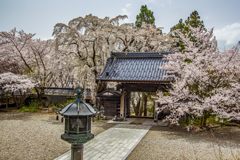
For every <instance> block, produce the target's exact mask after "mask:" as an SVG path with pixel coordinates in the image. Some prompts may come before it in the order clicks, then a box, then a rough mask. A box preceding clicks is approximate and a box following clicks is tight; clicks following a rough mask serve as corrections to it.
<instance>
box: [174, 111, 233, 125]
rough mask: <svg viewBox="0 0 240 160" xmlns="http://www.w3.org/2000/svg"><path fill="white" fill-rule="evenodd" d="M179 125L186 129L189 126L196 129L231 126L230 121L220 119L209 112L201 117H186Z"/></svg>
mask: <svg viewBox="0 0 240 160" xmlns="http://www.w3.org/2000/svg"><path fill="white" fill-rule="evenodd" d="M203 122H204V123H205V124H204V123H203ZM179 124H180V125H181V126H184V127H186V126H189V125H192V126H196V127H211V126H217V125H220V126H224V125H227V124H229V121H228V120H227V119H223V118H219V117H217V116H216V115H213V114H211V112H208V113H207V114H205V115H203V116H201V117H194V116H186V117H184V118H182V119H181V120H180V121H179Z"/></svg>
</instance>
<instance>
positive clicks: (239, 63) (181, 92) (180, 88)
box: [158, 28, 240, 127]
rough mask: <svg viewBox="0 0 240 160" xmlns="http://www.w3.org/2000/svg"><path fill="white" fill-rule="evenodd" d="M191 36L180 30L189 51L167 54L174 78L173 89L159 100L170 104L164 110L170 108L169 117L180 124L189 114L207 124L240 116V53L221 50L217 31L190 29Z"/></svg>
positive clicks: (179, 33) (170, 74)
mask: <svg viewBox="0 0 240 160" xmlns="http://www.w3.org/2000/svg"><path fill="white" fill-rule="evenodd" d="M190 29H191V37H192V36H194V37H196V38H197V40H196V41H195V42H192V41H191V40H190V36H189V35H184V34H182V33H181V32H178V31H176V33H175V34H178V36H179V37H181V40H182V41H183V43H184V46H185V52H176V53H174V54H170V55H168V56H167V57H166V59H167V60H168V63H167V64H166V66H165V69H166V70H167V71H168V73H169V75H168V76H169V77H172V78H174V82H173V83H172V89H171V90H170V91H169V93H168V94H167V95H168V96H163V95H164V94H163V93H159V100H158V101H159V103H161V104H166V105H164V106H163V107H162V108H159V109H160V110H164V109H168V110H170V111H171V113H170V115H169V116H167V117H166V119H167V120H169V121H170V122H171V123H172V124H179V120H180V119H181V118H183V117H184V116H185V117H192V118H200V119H201V126H202V127H206V121H207V118H208V117H209V116H210V115H216V116H217V117H219V118H226V119H229V120H231V119H237V120H239V119H240V103H239V102H240V97H239V93H240V88H239V82H240V79H239V78H240V72H239V71H240V68H239V67H240V53H239V50H237V49H232V50H229V51H226V52H224V53H220V52H219V51H218V50H217V43H216V40H215V38H214V37H213V30H210V31H206V30H204V29H202V28H190Z"/></svg>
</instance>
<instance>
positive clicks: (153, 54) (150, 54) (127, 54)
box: [111, 52, 171, 58]
mask: <svg viewBox="0 0 240 160" xmlns="http://www.w3.org/2000/svg"><path fill="white" fill-rule="evenodd" d="M169 53H171V52H111V58H162V57H163V56H164V55H166V54H169Z"/></svg>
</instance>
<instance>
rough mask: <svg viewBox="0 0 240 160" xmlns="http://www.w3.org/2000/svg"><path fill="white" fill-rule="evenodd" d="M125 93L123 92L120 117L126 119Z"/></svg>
mask: <svg viewBox="0 0 240 160" xmlns="http://www.w3.org/2000/svg"><path fill="white" fill-rule="evenodd" d="M124 109H125V91H123V92H122V95H121V99H120V117H121V118H124V116H125V113H124V112H125V110H124Z"/></svg>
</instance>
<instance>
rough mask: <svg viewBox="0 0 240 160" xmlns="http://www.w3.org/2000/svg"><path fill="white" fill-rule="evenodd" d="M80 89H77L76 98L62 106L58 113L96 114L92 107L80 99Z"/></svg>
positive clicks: (64, 114)
mask: <svg viewBox="0 0 240 160" xmlns="http://www.w3.org/2000/svg"><path fill="white" fill-rule="evenodd" d="M80 97H81V90H80V89H77V99H76V100H75V101H74V102H73V103H70V104H68V105H67V106H66V107H64V108H63V109H62V110H61V111H60V114H61V115H63V116H92V115H94V114H96V111H95V110H94V109H93V107H92V106H91V105H90V104H88V103H86V102H83V101H82V100H81V98H80Z"/></svg>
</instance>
